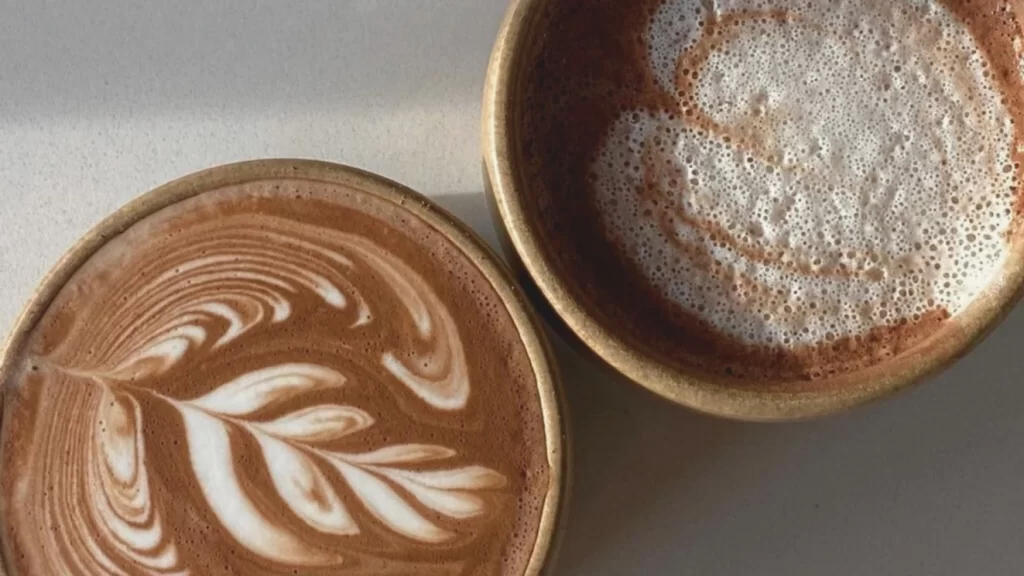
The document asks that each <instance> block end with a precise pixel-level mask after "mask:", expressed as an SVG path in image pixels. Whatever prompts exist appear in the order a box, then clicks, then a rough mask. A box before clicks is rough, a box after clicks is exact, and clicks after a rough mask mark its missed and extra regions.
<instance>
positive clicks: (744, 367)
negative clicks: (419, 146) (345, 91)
mask: <svg viewBox="0 0 1024 576" xmlns="http://www.w3.org/2000/svg"><path fill="white" fill-rule="evenodd" d="M541 12H542V14H540V15H539V16H538V18H539V20H540V22H539V23H537V24H536V27H535V29H536V30H539V32H537V33H536V34H535V38H534V39H533V40H532V46H531V47H530V49H528V50H526V52H525V55H524V58H526V59H527V60H526V61H527V64H526V65H525V69H526V73H525V75H524V77H523V79H522V82H523V83H524V88H523V90H524V94H525V96H524V100H523V102H522V104H521V106H520V107H519V109H520V112H519V114H520V115H521V118H520V120H519V124H520V126H521V133H520V134H519V140H518V141H519V142H520V151H519V152H520V154H521V157H522V161H523V165H524V166H525V174H526V175H525V177H524V178H525V183H524V189H525V194H528V195H529V196H530V200H529V202H526V204H528V205H529V206H531V207H532V210H533V214H532V216H533V217H534V219H535V220H536V221H537V222H538V223H539V230H540V234H541V235H542V236H543V237H544V242H545V244H546V245H547V246H549V248H548V252H549V253H550V257H551V259H552V261H553V262H555V264H556V265H557V267H558V268H559V269H560V270H559V273H560V277H562V278H565V279H569V280H568V282H569V283H570V288H571V290H572V291H573V292H574V293H575V297H576V298H579V299H580V300H582V301H583V302H586V303H587V309H588V310H590V311H592V312H593V313H594V314H595V315H596V316H597V317H598V320H599V321H600V322H601V323H602V324H604V325H605V326H608V327H611V328H609V329H610V330H611V331H612V332H614V333H616V334H621V335H622V337H623V338H624V339H626V340H627V341H631V342H633V343H634V344H636V345H637V346H639V347H643V348H645V349H648V350H651V351H652V352H653V353H655V354H657V355H659V356H660V357H664V358H667V359H668V360H669V361H670V362H673V363H676V364H677V365H682V366H685V367H687V369H688V370H695V371H698V372H702V373H706V374H708V375H710V376H711V377H713V378H727V379H729V380H731V381H734V382H742V381H745V382H757V383H758V385H763V386H785V387H786V388H785V389H786V390H799V389H801V388H813V387H815V386H816V384H815V383H816V382H820V381H823V380H825V379H827V377H828V376H832V375H836V374H840V373H844V372H852V371H856V370H859V369H862V368H864V367H867V366H873V365H877V364H879V363H881V362H884V361H885V360H886V359H889V358H892V357H894V356H898V355H900V354H902V353H904V352H906V351H908V350H911V349H913V348H914V347H915V346H916V345H917V344H919V343H920V342H922V341H923V340H924V339H925V338H927V337H928V336H929V335H931V334H933V333H935V332H936V331H937V330H938V329H939V328H940V327H941V326H942V325H944V323H947V322H949V321H950V319H952V318H955V317H956V316H957V314H958V313H960V312H962V311H964V310H965V309H966V308H967V307H968V306H969V305H970V304H971V303H972V302H973V301H975V299H976V298H979V297H980V295H981V294H982V293H983V292H984V290H985V289H986V287H987V286H988V285H989V283H990V281H991V280H992V279H993V278H994V277H995V276H996V275H997V272H998V271H999V270H1000V268H1001V267H1002V266H1003V264H1004V261H1005V259H1006V257H1007V254H1008V253H1009V245H1010V243H1011V242H1012V241H1013V240H1014V239H1015V235H1016V234H1018V228H1019V226H1018V224H1019V218H1020V213H1021V193H1020V187H1019V180H1020V173H1021V166H1020V161H1021V153H1022V151H1024V141H1022V140H1021V132H1020V129H1021V127H1022V126H1024V100H1022V95H1024V84H1022V77H1024V71H1022V70H1024V68H1022V65H1021V62H1022V59H1021V51H1022V46H1024V38H1022V35H1021V27H1020V18H1021V17H1022V16H1024V5H1021V4H1020V3H1018V2H996V1H970V0H944V1H934V0H898V1H891V0H846V1H839V2H831V1H826V0H810V1H808V0H720V1H717V2H704V1H701V0H640V1H637V2H622V1H618V0H587V1H583V2H568V1H550V2H547V4H546V7H545V8H544V10H542V11H541Z"/></svg>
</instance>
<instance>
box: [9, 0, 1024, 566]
mask: <svg viewBox="0 0 1024 576" xmlns="http://www.w3.org/2000/svg"><path fill="white" fill-rule="evenodd" d="M506 3H507V2H506V0H348V1H346V0H336V1H333V2H331V1H326V0H325V1H320V2H304V1H294V2H281V1H276V0H275V1H271V0H266V1H256V2H253V1H245V2H242V1H239V2H226V1H219V2H198V1H195V2H184V3H178V2H165V1H164V0H136V1H132V2H128V1H116V2H115V1H109V0H79V1H72V0H59V1H46V2H44V1H28V0H22V1H20V2H15V1H12V0H0V279H2V281H0V329H3V330H4V331H6V330H7V329H8V328H9V326H10V324H11V323H12V322H13V320H14V318H15V315H16V314H17V312H18V310H19V309H20V307H21V305H22V304H23V303H24V301H25V300H26V299H27V298H28V297H29V295H30V294H31V291H32V289H33V286H34V285H35V283H36V282H37V281H38V280H39V279H40V278H41V276H42V275H43V274H44V272H45V271H46V269H47V268H49V266H50V265H52V264H53V263H54V262H55V261H56V260H57V258H59V256H60V255H61V254H62V253H63V252H64V250H65V249H66V248H68V247H69V246H70V245H71V244H72V242H74V240H75V239H76V238H77V237H79V236H80V235H81V234H82V233H84V232H85V231H86V230H87V229H88V228H89V227H90V226H91V225H93V224H94V223H96V222H97V221H99V220H100V219H101V218H102V217H103V216H104V215H105V214H107V213H109V212H111V211H113V210H115V209H116V208H117V207H118V206H120V205H121V204H123V203H124V202H126V201H127V200H129V199H130V198H132V197H134V196H135V195H137V194H139V193H142V192H144V191H146V190H148V189H150V188H152V187H153V186H155V185H158V184H160V183H163V182H165V181H167V180H170V179H172V178H175V177H177V176H181V175H184V174H186V173H188V172H191V171H194V170H197V169H200V168H204V167H208V166H212V165H215V164H220V163H224V162H230V161H235V160H242V159H247V158H253V157H265V156H300V157H312V158H320V159H327V160H334V161H339V162H345V163H349V164H354V165H358V166H361V167H364V168H367V169H370V170H374V171H377V172H380V173H382V174H385V175H388V176H390V177H392V178H395V179H397V180H400V181H402V182H404V183H406V184H408V185H410V186H412V187H414V188H416V189H418V190H420V191H422V192H424V193H426V194H429V195H431V196H434V197H437V198H438V199H439V200H440V201H441V202H442V203H443V204H445V205H446V206H448V207H449V208H450V209H452V210H453V211H454V212H455V213H456V214H458V215H460V216H462V217H463V218H465V219H467V220H468V221H469V222H470V223H471V224H472V225H473V226H474V227H475V228H476V229H477V230H479V231H480V232H481V233H482V234H483V235H484V236H485V237H486V238H487V239H488V240H490V241H492V242H493V238H494V235H493V228H492V227H491V225H490V222H489V220H488V216H487V211H486V208H485V205H484V200H483V197H482V192H481V190H482V185H481V183H480V177H479V169H480V168H479V167H480V161H479V155H478V122H479V112H480V105H479V101H480V93H481V90H482V83H483V75H484V70H485V67H486V63H487V57H488V54H489V50H490V45H491V42H492V40H493V37H494V35H495V32H496V31H497V28H498V23H499V21H500V18H501V15H502V12H503V10H504V7H505V5H506ZM179 4H187V5H186V6H179ZM558 348H559V352H560V357H561V360H562V363H563V367H564V371H565V373H566V380H567V383H568V394H569V400H570V404H571V408H572V416H573V419H574V426H573V428H574V429H573V432H574V433H575V435H576V440H577V442H576V454H575V456H576V463H577V467H576V479H577V482H576V490H575V493H574V498H573V501H572V506H571V516H570V518H569V522H568V532H567V536H566V541H565V547H564V551H563V552H564V553H563V555H562V558H561V561H560V562H559V564H558V566H557V569H556V571H555V574H558V575H568V576H598V575H619V574H624V575H632V574H637V575H646V574H681V575H691V574H692V575H700V576H703V575H708V574H713V575H736V576H749V575H761V574H765V575H768V574H771V575H775V574H779V575H862V574H871V575H888V574H892V575H901V576H902V575H907V574H914V575H917V574H922V575H925V574H927V575H932V574H948V575H957V576H959V575H968V574H970V575H974V574H981V575H988V574H1020V573H1021V570H1022V566H1024V546H1022V543H1024V312H1021V311H1018V312H1017V313H1016V314H1014V315H1013V316H1012V317H1011V318H1010V319H1009V321H1008V322H1007V323H1006V324H1004V325H1003V326H1002V328H1000V329H999V330H998V331H997V332H996V333H995V334H994V335H993V336H992V337H991V338H989V339H988V340H987V341H986V342H985V343H984V344H982V345H981V347H979V348H978V350H977V351H976V352H974V353H973V354H971V355H970V356H969V357H968V358H966V359H965V360H963V361H962V362H961V363H960V364H958V365H957V366H956V367H955V368H954V369H953V370H951V371H950V372H948V373H947V374H945V375H944V376H942V377H940V378H939V379H937V380H936V381H934V382H932V383H930V384H929V385H928V386H925V387H923V388H919V389H917V390H914V391H912V392H910V393H907V394H903V395H902V396H900V397H898V398H896V399H894V400H891V401H888V402H885V403H883V404H880V405H876V406H871V407H868V408H866V409H861V410H859V411H856V412H854V413H851V414H848V415H845V416H841V417H837V418H832V419H828V420H824V421H819V422H813V423H806V424H797V425H776V426H759V425H747V424H736V423H730V422H724V421H718V420H711V419H707V418H704V417H700V416H697V415H694V414H692V413H690V412H688V411H685V410H682V409H678V408H675V407H672V406H669V405H667V404H664V403H661V402H660V401H658V400H656V399H654V398H653V397H651V396H650V395H648V394H647V393H645V392H643V391H641V390H638V389H636V388H634V387H631V386H629V385H627V384H626V383H624V382H621V381H617V380H614V379H610V378H607V377H605V376H603V375H601V374H599V373H598V372H596V371H595V370H594V369H592V368H591V367H590V366H588V365H586V364H585V363H583V362H581V361H580V360H579V359H578V358H577V357H576V356H575V355H574V354H572V353H571V352H569V351H567V350H566V349H565V347H564V346H561V345H559V346H558Z"/></svg>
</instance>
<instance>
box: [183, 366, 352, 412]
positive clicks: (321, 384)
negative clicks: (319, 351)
mask: <svg viewBox="0 0 1024 576" xmlns="http://www.w3.org/2000/svg"><path fill="white" fill-rule="evenodd" d="M344 383H345V377H344V376H342V375H341V374H338V373H337V372H335V371H334V370H331V369H329V368H324V367H322V366H316V365H313V364H279V365H277V366H270V367H268V368H263V369H261V370H256V371H254V372H248V373H246V374H243V375H241V376H239V377H238V378H236V379H234V380H232V381H231V382H228V383H227V384H224V385H223V386H220V387H219V388H217V389H215V390H213V391H212V392H210V393H208V394H206V395H204V396H203V397H201V398H196V399H195V400H192V402H191V403H192V404H194V405H195V406H197V407H199V408H202V409H204V410H207V411H209V412H216V413H218V414H224V415H226V416H242V415H245V414H250V413H252V412H255V411H257V410H260V409H262V408H267V407H269V406H272V405H273V404H276V403H278V402H283V401H285V400H287V399H289V398H292V397H294V396H297V395H299V394H303V393H307V392H314V391H316V390H322V389H324V388H331V387H335V386H341V385H342V384H344Z"/></svg>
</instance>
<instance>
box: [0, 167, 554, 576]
mask: <svg viewBox="0 0 1024 576" xmlns="http://www.w3.org/2000/svg"><path fill="white" fill-rule="evenodd" d="M289 180H290V181H303V182H308V183H310V184H311V185H313V186H322V187H325V188H340V189H346V190H350V191H353V192H351V194H352V195H353V196H360V195H362V196H363V197H365V198H368V199H371V198H372V201H373V202H378V203H380V205H388V206H392V207H398V208H397V210H398V211H404V212H405V213H406V214H408V215H409V218H410V219H417V220H419V221H421V222H422V223H423V224H422V225H423V226H426V227H429V228H431V229H432V230H433V231H432V234H435V235H438V236H440V237H441V238H442V239H443V240H444V241H445V242H446V243H447V244H449V245H451V247H452V249H453V250H454V251H455V252H458V253H461V255H462V256H464V257H465V259H466V261H467V262H468V263H471V264H472V265H473V266H474V267H475V268H476V269H477V270H478V271H479V274H480V278H481V279H482V280H483V281H484V282H485V283H487V284H488V285H489V286H490V288H491V289H493V292H494V296H495V302H497V303H498V306H503V307H504V309H505V311H507V313H508V316H509V318H510V325H511V326H512V327H514V332H513V333H511V335H512V337H513V338H515V339H518V340H519V341H521V345H522V349H523V352H524V358H525V359H526V360H527V362H528V367H529V369H530V370H531V371H532V375H533V382H535V386H534V385H533V384H531V385H530V389H531V390H532V389H533V388H534V387H535V388H536V392H537V398H538V401H537V405H538V407H539V410H538V412H537V413H536V414H535V418H534V419H535V422H534V423H533V424H531V425H533V426H535V427H536V429H537V430H538V431H539V432H540V435H539V436H538V437H537V438H538V439H539V440H540V443H538V445H536V446H535V447H534V448H535V450H532V452H533V457H534V458H536V461H537V462H538V463H541V464H542V465H546V472H545V481H544V483H543V484H540V485H539V491H538V494H540V495H541V498H540V499H539V500H538V502H537V509H538V514H537V521H536V523H535V526H533V528H531V529H530V531H529V532H528V533H527V534H526V539H523V540H521V542H527V543H528V548H526V549H525V550H521V551H522V552H525V556H522V558H524V560H523V562H522V565H523V566H524V570H525V571H524V572H521V574H523V575H528V576H537V575H540V574H547V573H549V570H550V569H551V565H552V564H553V562H554V556H555V554H556V551H557V550H556V548H557V544H558V542H559V539H560V534H561V531H562V530H563V529H564V521H563V518H562V517H563V516H564V510H565V507H566V501H567V499H568V490H569V477H570V470H569V459H570V454H569V449H568V445H567V444H568V434H569V432H568V427H567V425H566V423H565V420H564V419H565V413H564V400H563V397H562V396H563V391H562V388H561V383H560V380H559V377H558V372H557V368H556V366H555V362H554V357H553V353H552V351H551V349H550V346H549V344H548V342H547V340H546V337H545V334H544V332H543V329H542V327H541V324H540V322H539V321H538V320H537V319H536V317H535V315H534V314H533V312H532V310H531V308H530V307H529V304H528V303H527V302H526V301H525V300H524V299H523V297H522V295H521V294H520V292H519V290H518V289H517V287H516V286H515V285H514V284H513V282H512V279H511V276H510V275H509V273H508V272H507V270H506V268H505V267H504V266H503V265H502V263H501V261H500V260H499V259H498V258H497V257H496V256H495V255H494V254H493V252H492V251H491V250H490V249H489V248H488V247H487V246H486V245H485V244H484V243H483V241H482V240H480V238H479V237H478V236H477V235H476V234H475V233H474V232H473V231H472V230H470V229H469V228H468V227H466V226H465V225H464V224H462V223H460V222H459V221H458V220H456V219H455V218H454V217H453V216H452V215H451V214H449V213H448V212H446V211H445V210H444V209H443V208H440V207H439V206H437V205H436V204H434V203H433V202H432V201H430V200H429V199H427V198H425V197H423V196H421V195H420V194H418V193H416V192H414V191H412V190H410V189H408V188H405V187H404V186H401V185H399V184H397V183H395V182H392V181H390V180H387V179H385V178H382V177H379V176H376V175H374V174H371V173H368V172H364V171H362V170H358V169H355V168H350V167H347V166H342V165H337V164H330V163H326V162H318V161H310V160H292V159H279V160H256V161H250V162H242V163H238V164H230V165H225V166H219V167H216V168H212V169H209V170H205V171H202V172H198V173H195V174H192V175H189V176H185V177H183V178H181V179H179V180H176V181H173V182H171V183H169V184H166V185H164V186H161V187H159V188H157V189H155V190H153V191H151V192H149V193H147V194H145V195H143V196H141V197H139V198H138V199H136V200H135V201H133V202H131V203H129V204H128V205H126V206H124V207H122V208H121V209H120V210H118V211H117V212H116V213H114V214H113V215H112V216H110V217H108V218H107V219H106V220H104V221H103V222H101V223H100V224H99V225H97V226H96V227H95V228H93V229H92V230H91V231H90V232H88V233H87V234H86V235H85V236H84V237H83V238H82V239H81V240H80V241H79V242H78V243H77V244H76V245H75V246H74V247H73V248H72V249H71V250H70V251H69V252H68V253H67V254H66V255H65V256H64V257H63V258H62V259H61V261H60V262H58V264H57V265H56V266H55V267H54V268H53V269H52V270H51V271H50V272H49V274H48V275H47V276H46V278H45V279H44V280H43V281H42V283H41V284H40V286H39V287H38V288H37V290H36V292H35V294H34V295H33V297H32V299H31V300H30V302H29V304H28V305H27V307H26V308H25V310H24V311H23V312H22V314H21V316H20V318H19V319H18V320H17V322H16V323H15V326H14V329H13V331H12V333H11V335H10V337H9V339H8V340H7V341H6V343H5V344H4V346H3V347H2V348H0V456H2V455H3V453H2V450H3V449H4V448H5V447H7V441H8V439H9V438H10V434H9V432H10V431H11V429H12V426H13V423H14V422H15V419H14V418H11V416H12V414H11V412H12V410H13V409H14V406H15V404H16V402H17V398H18V396H17V395H16V391H15V390H16V389H14V388H11V387H8V386H7V385H8V384H9V383H10V381H11V380H12V379H13V375H14V374H16V373H19V372H18V371H19V370H21V366H22V355H23V352H24V350H25V349H27V348H28V347H29V344H30V342H31V340H32V338H33V334H34V331H35V329H36V327H37V326H39V325H40V323H41V322H42V321H43V320H44V319H45V318H46V315H47V314H48V311H49V310H50V308H51V304H53V303H54V302H55V301H59V298H61V297H62V290H63V289H64V288H65V286H66V285H68V284H69V283H70V282H72V281H73V280H74V278H75V276H76V274H77V273H78V271H79V270H80V269H82V268H83V267H84V266H87V265H88V264H89V263H90V259H92V258H93V256H95V255H96V254H97V253H98V252H100V251H101V250H102V249H103V248H104V247H105V246H106V245H107V244H108V242H110V241H111V240H113V239H115V238H117V237H118V236H119V235H121V234H123V233H126V231H127V232H129V233H132V227H133V226H134V225H136V224H137V223H140V222H141V221H143V220H145V219H147V218H148V217H150V216H152V215H156V214H157V213H159V212H161V211H162V210H164V209H166V208H168V207H172V206H173V205H175V204H177V203H179V202H184V201H189V200H191V199H193V198H194V197H196V196H200V195H202V194H204V193H206V192H214V193H216V192H217V191H220V190H222V189H229V188H234V189H237V188H240V187H245V186H251V185H252V186H259V185H260V184H261V183H263V182H279V181H289ZM366 202H367V203H369V200H367V201H366ZM342 227H344V226H342ZM335 232H337V231H335ZM342 232H344V231H342ZM266 233H267V234H273V232H266ZM204 254H205V252H204ZM175 272H177V271H175ZM263 317H264V316H263V315H262V314H261V315H260V318H263ZM428 322H429V320H428ZM222 339H223V338H222ZM343 348H348V347H347V346H344V347H343ZM34 370H35V367H33V371H34ZM342 381H344V378H342ZM132 382H134V377H133V379H132ZM225 386H230V383H229V384H228V385H225ZM222 387H224V386H222ZM207 396H209V394H207ZM5 404H6V406H5ZM5 409H6V411H5ZM487 425H488V426H490V427H497V428H501V426H500V422H490V423H488V424H487ZM492 433H494V434H495V435H498V434H499V431H498V430H493V431H492ZM174 444H175V445H177V444H178V442H177V440H175V441H174ZM427 448H429V446H427ZM16 453H17V452H15V454H16ZM453 454H454V452H453ZM4 462H5V460H4V459H3V458H0V480H3V476H4V470H3V463H4ZM467 469H468V468H467ZM69 476H70V474H69ZM41 481H42V480H41ZM0 485H2V483H0ZM172 496H173V494H172ZM2 504H3V502H0V515H3V516H2V517H0V545H2V546H0V576H3V575H4V574H5V573H6V571H5V566H7V567H8V569H13V568H11V567H10V566H9V564H10V563H11V562H14V561H13V560H10V558H12V557H14V556H11V557H8V556H6V555H7V554H14V553H16V549H14V550H13V551H12V549H11V548H10V547H9V546H8V544H9V543H10V542H9V541H7V538H8V537H9V536H10V532H11V530H10V527H9V526H6V524H7V522H8V521H9V519H10V518H11V517H13V516H14V513H13V512H12V511H9V510H4V509H3V507H2ZM14 532H16V530H15V531H14ZM517 537H522V535H519V536H517ZM23 556H24V555H23ZM516 573H517V574H520V572H518V571H517V572H516Z"/></svg>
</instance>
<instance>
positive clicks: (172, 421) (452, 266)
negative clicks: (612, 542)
mask: <svg viewBox="0 0 1024 576" xmlns="http://www.w3.org/2000/svg"><path fill="white" fill-rule="evenodd" d="M3 386H4V388H3V394H4V404H5V405H6V413H5V417H4V420H3V430H2V432H3V434H2V437H0V439H2V441H3V445H2V448H3V451H2V461H0V467H2V470H3V477H2V483H0V497H2V498H3V509H4V513H5V516H4V518H3V533H2V534H3V538H4V544H5V548H6V550H7V551H8V552H9V556H8V557H7V558H6V562H7V564H8V566H9V567H10V568H11V569H13V573H14V574H18V575H24V576H29V575H37V574H38V575H42V574H47V575H49V574H126V575H130V574H230V573H261V574H294V573H305V572H309V571H314V572H315V573H317V574H409V573H416V574H483V573H487V574H520V573H522V572H523V571H524V569H525V563H526V562H527V561H528V560H529V554H530V552H531V550H532V544H533V541H532V538H533V537H534V536H535V535H536V532H537V530H538V523H539V517H540V514H539V508H540V506H541V505H542V503H543V500H544V490H546V483H547V473H548V470H547V467H546V464H545V462H546V456H545V454H546V451H545V448H544V432H543V424H542V421H541V415H540V408H539V398H538V395H537V391H536V388H535V381H534V379H533V375H532V372H531V368H530V363H529V359H528V358H527V357H526V353H525V349H524V348H523V345H522V342H521V340H520V339H519V336H518V333H517V331H516V328H515V326H514V324H513V323H512V320H511V318H510V317H509V315H508V313H507V311H506V310H505V309H504V308H503V306H502V304H501V301H500V299H499V297H498V296H497V294H496V293H495V292H494V291H493V288H491V287H490V286H489V285H488V284H487V282H486V280H485V278H484V277H483V275H482V274H481V273H480V272H479V271H478V270H477V269H476V268H475V266H474V265H473V264H472V263H471V262H470V261H469V260H468V258H467V257H466V256H465V255H463V254H462V253H461V251H459V249H458V248H457V247H455V246H454V245H453V244H451V243H449V242H448V241H447V240H446V239H445V238H444V237H443V236H442V235H441V234H440V233H439V232H437V231H435V230H433V229H432V228H430V226H429V225H427V224H426V223H424V222H422V221H420V220H419V219H418V218H416V217H415V216H413V215H411V214H409V213H406V212H405V211H404V210H402V209H399V208H397V207H394V206H392V205H390V204H389V203H387V202H385V201H382V200H378V199H376V198H374V197H371V196H369V195H367V194H365V193H361V192H359V191H357V190H349V189H344V188H339V187H336V186H332V185H326V184H322V185H321V184H315V183H312V182H302V181H287V180H285V181H271V182H261V183H258V184H253V185H246V186H242V187H237V188H232V189H226V190H221V191H217V192H210V193H206V194H203V195H201V196H199V197H197V198H194V199H192V200H188V201H185V202H182V203H179V204H177V205H174V206H172V207H170V208H167V209H164V210H163V211H161V212H158V213H157V214H156V215H154V216H151V217H149V218H147V219H146V220H144V221H142V222H140V223H139V224H136V225H135V226H134V227H132V228H131V229H129V230H128V231H127V232H126V233H125V234H123V235H121V236H119V237H118V238H116V239H114V240H113V241H111V242H110V243H109V244H107V245H106V246H105V247H104V248H103V249H102V250H101V251H100V252H99V253H98V254H97V255H95V256H94V257H93V258H92V259H90V260H89V261H88V262H87V263H86V264H85V265H84V266H83V267H82V268H81V269H80V270H79V271H78V272H77V273H76V274H75V276H74V277H73V278H72V280H71V281H70V282H69V283H68V284H67V285H66V286H65V288H64V289H63V290H62V291H61V293H60V295H59V296H58V297H57V299H56V300H55V301H54V303H53V304H52V305H51V306H50V308H49V310H48V311H47V312H46V314H45V316H44V317H43V319H42V321H41V322H40V323H39V325H38V326H37V328H36V329H35V330H34V331H33V333H32V335H31V336H30V339H29V342H28V343H27V345H26V348H25V353H24V357H23V359H22V362H21V366H20V368H18V369H17V370H16V372H15V373H13V374H10V375H8V376H7V378H6V380H5V381H4V382H3Z"/></svg>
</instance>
